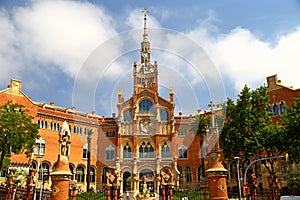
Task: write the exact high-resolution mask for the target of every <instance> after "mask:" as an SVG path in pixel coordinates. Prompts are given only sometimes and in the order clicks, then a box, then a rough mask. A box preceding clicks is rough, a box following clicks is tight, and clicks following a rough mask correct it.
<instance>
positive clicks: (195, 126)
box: [191, 113, 210, 177]
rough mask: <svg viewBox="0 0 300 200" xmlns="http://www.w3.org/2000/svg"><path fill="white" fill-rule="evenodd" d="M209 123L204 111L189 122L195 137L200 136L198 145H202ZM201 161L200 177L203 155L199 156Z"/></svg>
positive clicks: (203, 170)
mask: <svg viewBox="0 0 300 200" xmlns="http://www.w3.org/2000/svg"><path fill="white" fill-rule="evenodd" d="M209 124H210V117H209V116H208V115H207V114H206V113H204V114H199V115H198V116H197V117H196V119H195V120H194V121H193V122H192V123H191V131H192V132H194V133H195V134H196V136H197V137H200V146H202V144H203V141H204V138H205V136H206V133H207V131H208V128H209ZM201 163H202V166H203V167H202V177H204V176H205V165H204V156H202V157H201Z"/></svg>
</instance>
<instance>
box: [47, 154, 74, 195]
mask: <svg viewBox="0 0 300 200" xmlns="http://www.w3.org/2000/svg"><path fill="white" fill-rule="evenodd" d="M50 176H51V180H52V187H51V189H52V192H51V194H50V199H51V200H65V199H68V198H69V188H70V179H71V176H72V174H71V172H70V169H69V162H68V158H67V157H66V156H63V155H59V156H58V161H57V163H56V166H55V171H54V172H52V173H50Z"/></svg>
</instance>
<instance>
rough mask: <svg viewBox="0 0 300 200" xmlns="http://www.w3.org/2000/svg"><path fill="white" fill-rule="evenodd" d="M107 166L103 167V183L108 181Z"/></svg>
mask: <svg viewBox="0 0 300 200" xmlns="http://www.w3.org/2000/svg"><path fill="white" fill-rule="evenodd" d="M107 171H108V170H107V167H104V168H103V169H102V183H106V173H107Z"/></svg>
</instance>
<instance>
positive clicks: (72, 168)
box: [69, 164, 74, 180]
mask: <svg viewBox="0 0 300 200" xmlns="http://www.w3.org/2000/svg"><path fill="white" fill-rule="evenodd" d="M69 169H70V172H71V174H72V178H71V180H74V166H73V165H71V164H69Z"/></svg>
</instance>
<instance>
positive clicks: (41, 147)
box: [34, 137, 46, 156]
mask: <svg viewBox="0 0 300 200" xmlns="http://www.w3.org/2000/svg"><path fill="white" fill-rule="evenodd" d="M45 150H46V141H45V140H44V139H43V138H41V137H40V138H38V139H36V140H35V146H34V154H36V155H40V156H41V155H45Z"/></svg>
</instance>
